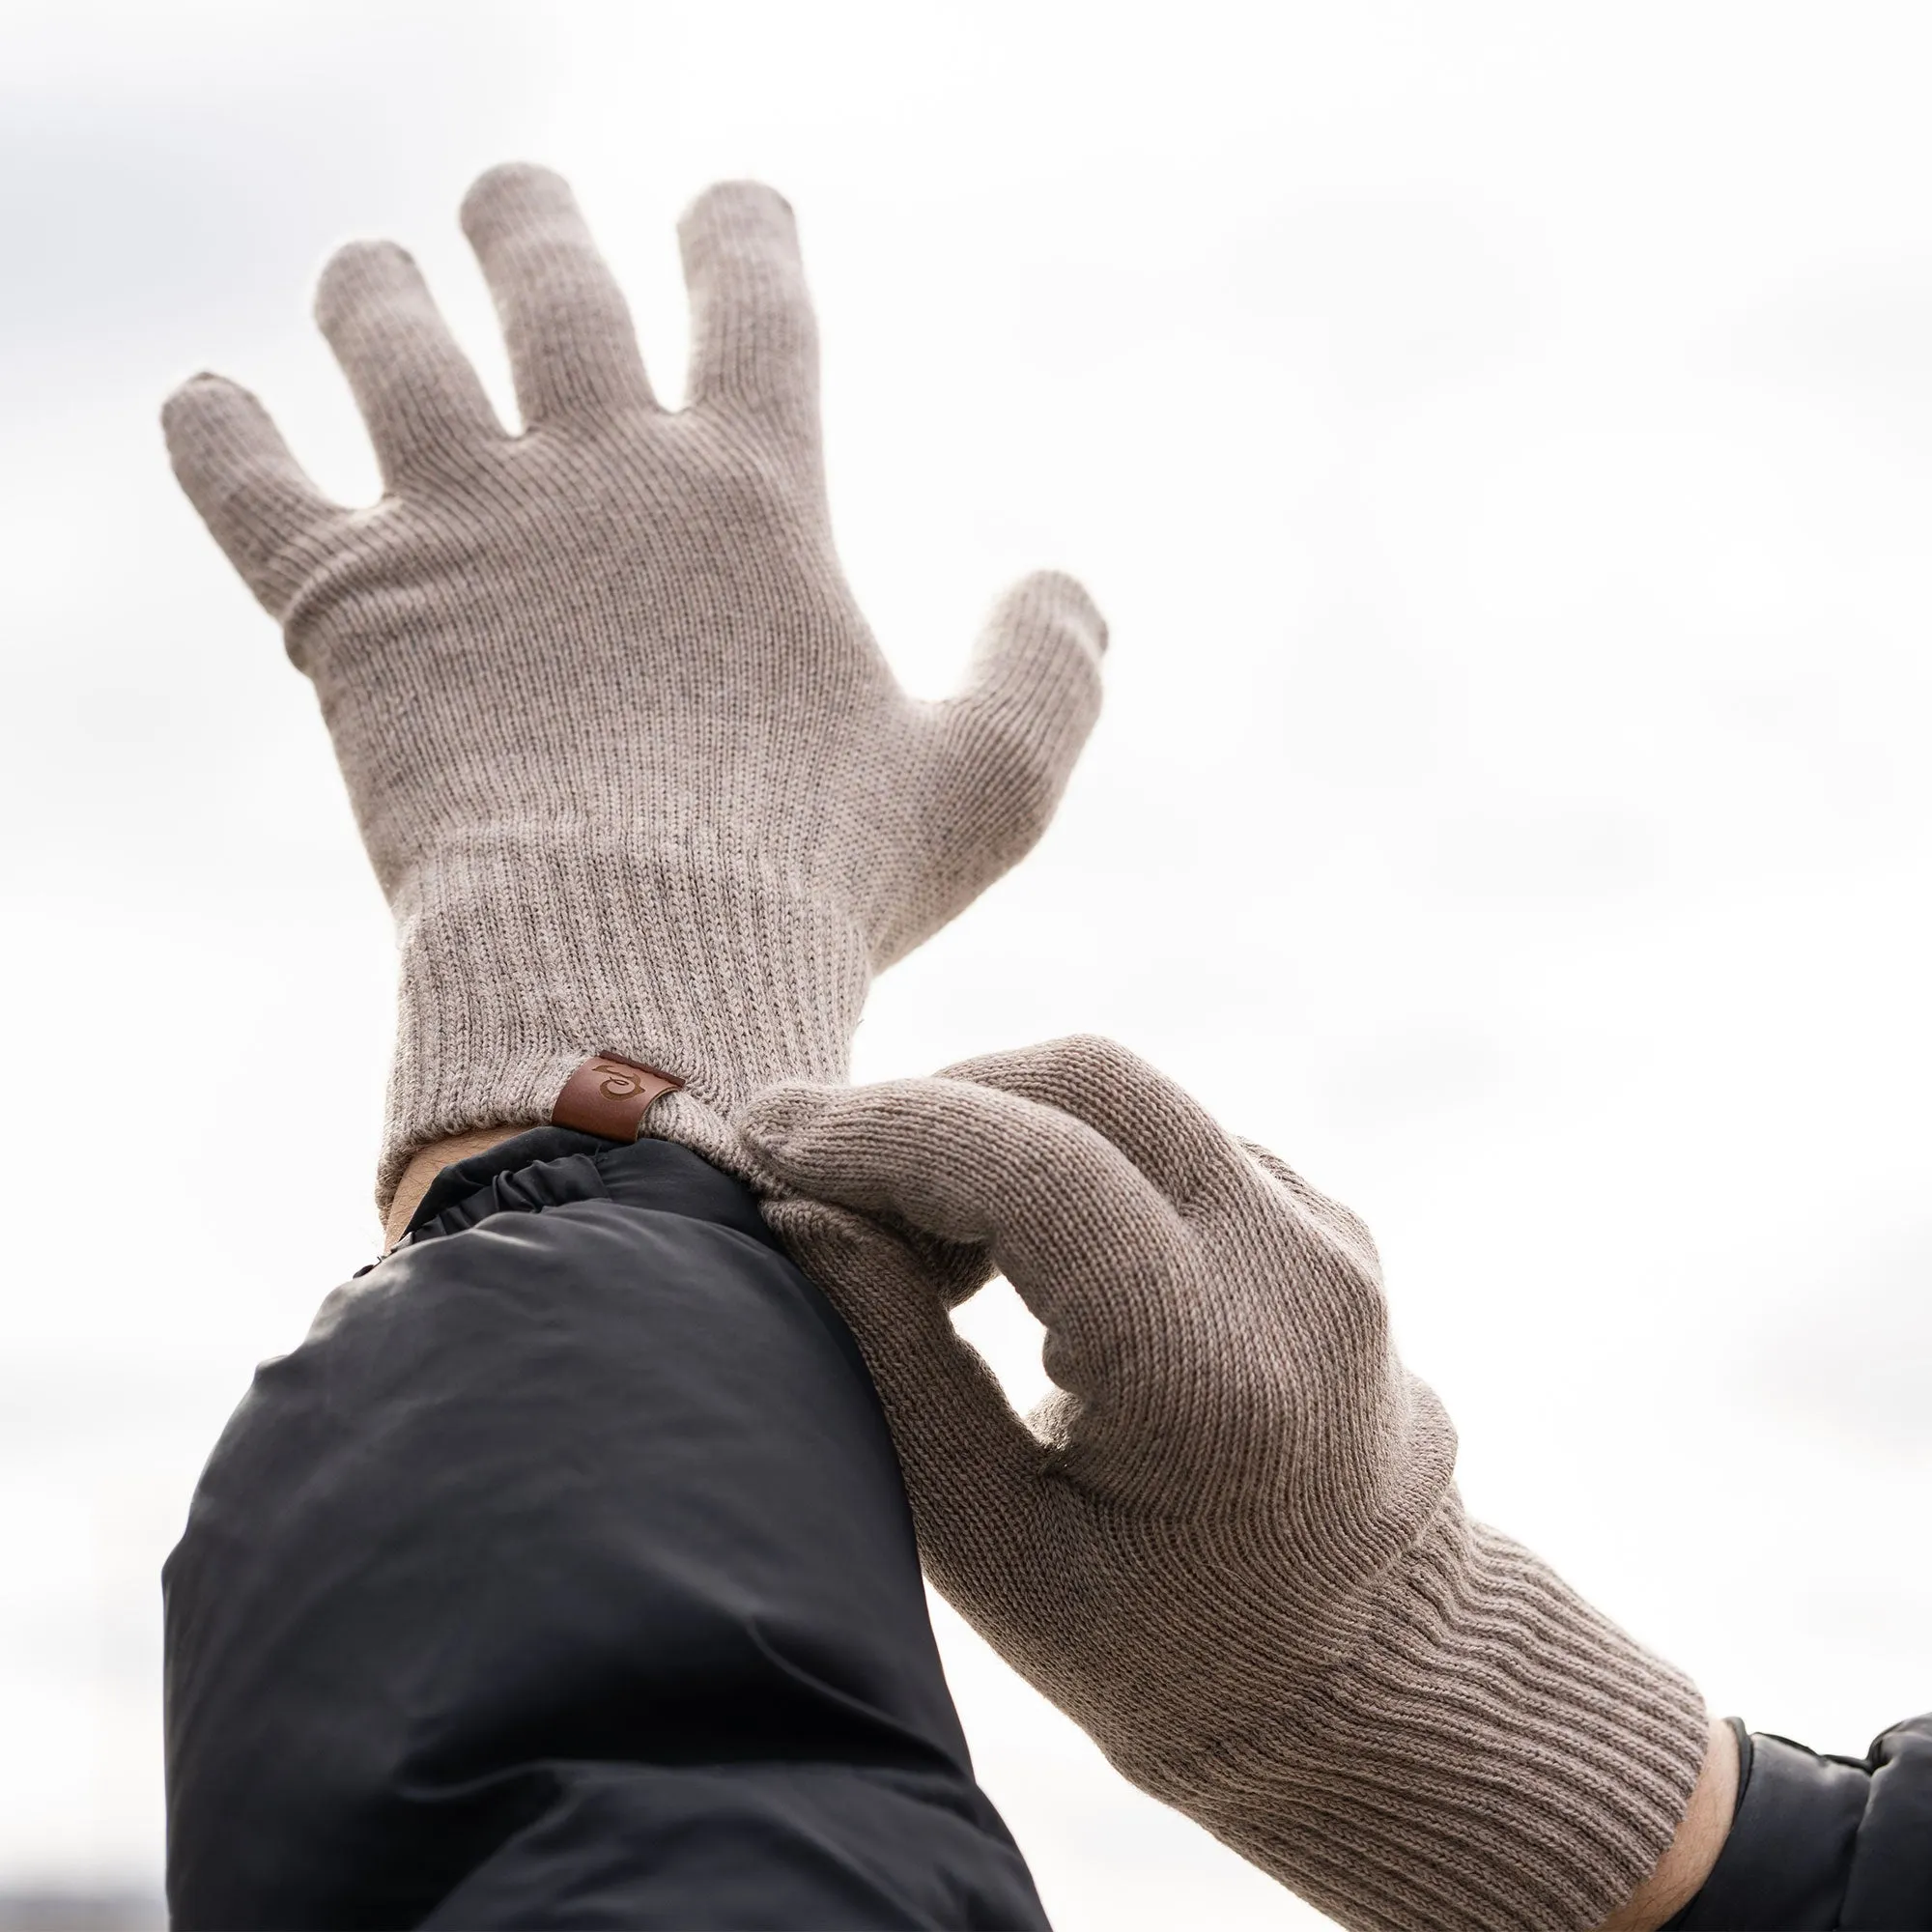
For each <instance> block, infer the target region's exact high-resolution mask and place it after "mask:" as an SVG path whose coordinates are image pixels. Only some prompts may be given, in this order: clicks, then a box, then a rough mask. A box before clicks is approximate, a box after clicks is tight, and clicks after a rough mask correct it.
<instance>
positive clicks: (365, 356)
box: [164, 166, 1105, 1206]
mask: <svg viewBox="0 0 1932 1932" xmlns="http://www.w3.org/2000/svg"><path fill="white" fill-rule="evenodd" d="M463 220H464V226H465V228H466V230H467V232H468V234H469V239H470V241H471V242H472V244H473V245H474V247H475V249H476V252H477V255H478V257H479V259H480V260H481V263H482V267H483V271H484V274H485V276H486V277H487V278H488V281H489V283H490V286H491V289H492V291H493V292H494V294H495V296H496V299H497V308H498V311H499V313H500V315H501V319H502V325H503V331H504V335H505V338H506V340H507V343H508V347H509V352H510V361H511V367H512V373H513V376H514V379H515V384H516V392H517V399H518V404H519V407H520V409H521V411H522V413H523V417H524V429H523V432H522V434H521V435H512V434H510V433H509V432H508V431H506V430H505V429H504V428H503V426H502V425H501V423H499V421H498V420H497V416H496V414H495V412H493V410H492V408H491V406H490V403H489V402H488V400H487V399H486V397H485V395H484V391H483V388H482V386H481V384H479V383H478V381H477V379H476V375H475V372H474V370H473V369H472V368H471V367H470V365H469V361H468V360H467V359H466V357H465V356H464V355H463V353H462V352H461V351H460V350H459V349H458V348H457V346H456V344H455V342H454V341H453V340H452V338H451V336H450V334H449V332H448V330H447V328H446V327H444V325H443V323H442V321H441V319H440V316H439V315H438V313H437V310H436V308H435V305H434V303H433V302H432V300H431V298H430V296H429V293H428V291H427V290H426V288H425V287H424V285H423V281H422V278H421V276H420V275H419V274H418V273H417V271H416V269H415V267H414V265H413V263H412V261H411V260H410V258H409V256H407V255H406V254H404V253H403V251H402V250H401V249H399V248H397V247H395V246H393V245H391V244H389V243H386V242H363V243H355V244H353V245H351V246H349V247H347V248H344V249H343V250H341V252H340V253H338V254H337V255H336V256H335V257H334V258H333V260H332V261H330V263H329V264H328V267H327V270H326V271H325V272H324V275H323V278H322V284H321V288H320V291H319V293H318V296H317V298H316V315H317V319H318V321H319V322H320V324H321V327H322V328H323V331H324V333H325V334H326V335H327V338H328V340H329V342H330V344H331V345H332V346H333V348H334V350H335V353H336V355H337V357H338V358H339V359H340V361H341V363H342V366H343V369H344V370H345V372H346V373H347V375H348V377H349V381H350V384H351V386H352V387H353V388H354V390H355V398H356V401H357V403H358V404H359V405H360V408H361V411H362V413H363V416H364V417H365V419H366V420H367V423H368V427H369V433H370V436H371V438H372V439H373V440H374V443H375V446H376V452H377V455H378V458H379V459H380V462H381V465H382V471H383V478H384V496H383V498H382V500H381V501H380V502H379V503H377V504H376V505H375V506H374V507H373V508H368V509H360V510H349V509H344V508H342V507H341V506H339V505H337V504H335V503H332V502H330V501H328V500H327V498H326V497H323V496H322V495H321V493H320V492H319V491H318V490H317V489H316V487H315V486H314V485H313V484H312V483H311V482H310V481H309V479H308V478H307V477H306V476H305V475H304V474H303V473H302V471H301V470H300V469H298V466H297V464H296V462H295V461H294V459H293V458H292V457H291V455H290V454H289V451H288V448H287V446H286V445H285V444H284V443H283V441H282V440H281V438H280V437H279V436H278V435H277V433H276V431H275V429H274V427H273V426H272V424H271V423H270V420H269V418H268V417H267V415H266V414H265V413H264V412H263V410H262V408H261V406H260V405H259V404H258V403H257V402H256V401H255V399H254V397H253V396H251V395H249V394H248V393H247V392H246V391H245V390H243V389H241V388H239V387H237V386H236V385H235V384H232V383H228V382H225V381H223V380H221V379H220V378H218V377H213V376H202V377H198V378H196V379H195V380H194V381H192V382H190V383H189V384H186V385H185V387H184V388H182V389H181V390H180V391H178V392H177V393H176V394H175V396H174V397H173V398H171V400H170V401H169V403H168V406H167V409H166V411H165V412H164V421H165V426H166V431H167V438H168V444H169V449H170V452H171V455H172V457H173V460H174V465H175V469H176V473H177V474H178V475H179V477H180V479H181V481H182V483H183V485H184V487H185V489H186V491H187V494H188V496H189V497H191V498H192V499H193V501H194V503H195V506H196V507H197V508H198V509H199V510H200V512H201V514H202V516H203V517H204V518H205V519H206V521H207V523H208V525H209V527H210V528H211V530H212V531H213V534H214V536H215V537H216V539H217V540H218V541H219V542H220V544H221V546H222V548H223V549H224V550H225V551H226V552H227V553H228V555H229V557H230V558H231V560H232V561H233V562H234V564H235V565H236V567H237V569H238V570H240V571H241V575H242V576H243V577H244V578H245V579H246V580H247V582H248V583H249V584H250V586H251V587H252V588H253V589H254V591H255V593H256V595H257V596H258V597H259V598H260V600H261V601H262V603H263V604H264V605H266V606H267V608H268V609H269V611H270V612H271V613H272V614H273V615H274V616H275V617H276V618H278V619H279V620H280V621H281V623H282V624H283V626H284V628H285V633H286V638H287V643H288V649H289V654H290V656H291V657H292V658H293V659H294V660H295V662H296V664H297V665H298V666H299V667H300V668H302V669H303V670H305V671H306V672H307V673H308V674H309V676H310V677H311V678H312V679H313V680H314V683H315V688H316V692H317V695H318V696H319V697H320V699H321V704H322V710H323V715H324V717H325V718H326V719H327V725H328V729H329V732H330V735H331V737H332V738H333V740H334V745H335V751H336V756H337V758H338V760H339V761H340V763H341V767H342V773H343V777H344V779H345V780H346V781H347V783H348V787H349V793H350V797H351V799H352V800H353V802H354V805H355V812H356V816H357V819H358V822H359V824H360V826H361V831H362V836H363V839H364V842H365V844H366V846H367V848H368V852H369V856H370V859H371V861H372V862H373V863H374V866H375V868H376V873H377V876H378V878H379V879H380V880H381V882H382V886H383V890H384V893H385V894H386V895H387V896H388V900H389V903H390V906H391V909H392V910H393V912H394V914H395V918H396V923H397V927H398V936H399V942H400V949H401V979H400V994H399V1003H398V1037H397V1045H396V1055H395V1062H394V1069H393V1073H392V1076H391V1082H390V1088H389V1101H388V1110H387V1122H386V1127H385V1131H384V1147H383V1154H382V1162H381V1168H380V1174H379V1180H378V1200H379V1204H380V1205H384V1206H386V1204H387V1201H388V1199H389V1196H390V1195H391V1193H392V1192H393V1190H394V1188H395V1184H396V1181H397V1179H398V1177H399V1176H400V1174H401V1172H402V1169H403V1167H404V1166H405V1164H406V1163H407V1161H408V1159H409V1157H410V1155H411V1153H412V1151H414V1150H415V1149H416V1148H418V1147H421V1146H423V1145H425V1144H427V1143H429V1142H431V1141H434V1140H437V1139H440V1138H441V1137H442V1136H445V1135H449V1134H453V1133H456V1132H459V1131H461V1130H463V1129H465V1128H469V1127H477V1126H489V1125H496V1124H517V1123H522V1122H535V1121H543V1120H547V1119H549V1118H550V1109H551V1105H552V1102H553V1101H554V1099H555V1097H556V1095H557V1093H558V1091H559V1089H560V1088H561V1087H562V1085H563V1083H564V1081H565V1079H566V1078H567V1076H568V1075H569V1073H570V1072H571V1071H572V1069H573V1068H574V1067H576V1066H577V1065H579V1064H580V1063H582V1062H583V1061H584V1060H585V1058H586V1057H587V1056H589V1055H591V1054H593V1053H598V1052H614V1053H616V1054H619V1055H622V1056H624V1057H626V1058H629V1059H632V1060H636V1061H639V1062H640V1063H642V1064H644V1065H648V1066H654V1067H660V1068H662V1069H663V1070H664V1071H665V1072H667V1073H668V1074H669V1075H671V1076H672V1077H674V1078H675V1079H677V1080H680V1081H681V1082H683V1083H684V1091H683V1092H681V1093H677V1094H668V1095H667V1096H666V1097H665V1098H663V1099H661V1100H660V1101H658V1102H657V1105H656V1107H655V1110H654V1111H653V1113H652V1116H651V1119H650V1130H651V1131H652V1132H653V1133H655V1134H659V1135H662V1136H665V1137H668V1138H671V1139H677V1140H682V1141H684V1142H686V1143H687V1144H688V1145H690V1146H692V1147H694V1148H696V1149H697V1150H698V1151H701V1152H703V1153H705V1154H707V1155H709V1156H710V1157H712V1158H713V1159H715V1160H718V1161H720V1162H722V1163H723V1164H725V1165H726V1166H731V1167H742V1165H743V1160H742V1149H741V1147H740V1145H739V1143H738V1141H737V1138H736V1135H735V1133H734V1131H733V1129H732V1126H731V1117H732V1114H733V1112H734V1110H735V1109H736V1107H737V1105H738V1103H739V1102H740V1100H741V1099H742V1098H743V1097H744V1096H745V1095H746V1094H749V1093H751V1092H752V1091H753V1090H754V1089H756V1088H759V1087H762V1086H765V1085H767V1084H768V1083H770V1082H772V1081H775V1080H779V1079H781V1078H784V1077H787V1076H803V1077H809V1078H812V1079H816V1080H837V1079H839V1078H841V1077H842V1076H843V1073H844V1070H845V1065H846V1058H847V1051H848V1047H849V1044H850V1040H851V1037H852V1033H853V1030H854V1028H855V1027H856V1026H857V1024H858V1020H859V1012H860V1009H861V1007H862V1005H863V1004H864V1001H865V998H866V992H867V984H868V982H869V980H870V979H871V976H872V974H873V973H874V972H876V971H877V970H879V969H880V968H881V967H883V966H886V965H888V964H889V963H890V962H891V961H893V960H895V959H896V958H898V957H899V956H900V955H901V954H902V953H904V952H908V951H910V950H911V949H912V948H913V947H915V946H917V945H918V944H919V943H920V942H921V941H922V940H923V939H925V938H926V937H927V936H928V935H929V934H931V933H932V932H933V931H935V930H936V929H937V928H938V927H939V926H941V925H943V924H945V923H946V922H947V921H948V920H950V919H951V918H952V916H953V915H954V914H955V913H957V912H959V911H960V910H961V909H962V908H963V907H964V906H965V905H967V904H968V903H969V902H970V901H971V900H972V899H973V898H974V897H975V896H976V895H978V894H979V893H980V891H981V890H982V889H983V888H984V887H985V886H986V885H987V884H989V883H990V882H991V881H992V880H993V879H995V878H997V877H998V876H999V874H1000V873H1001V872H1003V871H1005V870H1006V869H1007V867H1009V866H1010V865H1012V864H1013V862H1014V861H1015V860H1016V859H1018V858H1019V857H1020V855H1021V854H1022V853H1024V852H1025V851H1026V850H1027V849H1028V847H1029V846H1031V845H1032V844H1033V842H1034V841H1035V839H1036V838H1037V837H1038V836H1039V833H1040V832H1041V830H1042V829H1043V827H1044V826H1045V823H1046V821H1047V819H1048V818H1049V817H1050V816H1051V814H1052V811H1053V809H1054V806H1055V804H1056V803H1057V801H1058V799H1059V797H1060V793H1061V790H1062V788H1063V786H1064V785H1065V781H1066V778H1067V775H1068V773H1069V771H1070V770H1071V767H1072V764H1073V761H1074V758H1075V757H1076V755H1077V754H1078V753H1079V750H1080V747H1081V745H1082V743H1083V741H1084V740H1085V738H1086V736H1087V733H1088V730H1089V729H1090V727H1091V726H1092V725H1093V722H1094V715H1095V712H1096V710H1097V706H1098V701H1099V677H1098V665H1099V657H1100V652H1101V649H1102V647H1103V642H1104V636H1105V634H1104V629H1103V627H1102V625H1101V623H1100V620H1099V618H1098V616H1097V614H1096V613H1095V611H1094V608H1093V606H1092V605H1091V604H1090V603H1089V602H1088V600H1087V598H1086V596H1085V594H1084V593H1083V592H1082V591H1081V589H1080V588H1079V586H1078V585H1077V584H1075V583H1073V582H1071V581H1070V580H1068V579H1066V578H1064V577H1059V576H1052V575H1047V576H1039V577H1035V578H1032V579H1029V580H1028V581H1026V582H1022V583H1021V584H1020V585H1018V587H1017V588H1016V589H1014V590H1013V591H1012V592H1010V593H1009V595H1008V597H1007V598H1006V599H1005V601H1004V602H1003V603H1002V604H1001V605H1000V606H999V607H998V609H997V611H995V613H994V615H993V617H992V619H991V621H990V623H989V625H988V627H987V629H986V631H985V633H984V635H983V637H982V639H981V640H980V649H979V653H978V656H977V658H976V661H975V664H974V667H973V670H972V673H971V677H970V681H969V683H968V686H967V688H966V690H965V692H964V693H963V695H962V696H958V697H955V698H952V699H951V700H949V701H946V702H942V703H923V702H917V701H915V700H913V699H911V698H909V697H907V696H905V694H904V693H902V692H901V691H900V690H899V688H898V686H897V685H896V684H895V681H894V679H893V676H892V673H891V671H890V670H889V668H887V665H886V662H885V660H884V658H883V657H882V656H881V655H880V652H879V649H878V646H877V645H876V644H875V643H874V641H873V639H872V637H871V634H870V632H869V631H868V630H867V626H866V622H865V620H864V618H863V617H862V616H861V615H860V613H859V611H858V609H857V607H856V606H855V605H854V603H853V601H852V595H851V592H850V591H849V590H848V589H847V587H846V585H845V582H844V579H843V577H842V576H841V574H840V571H839V566H838V558H837V556H836V555H835V554H834V551H833V545H832V533H831V528H830V524H829V520H828V516H827V510H826V499H825V486H824V478H823V469H822V464H821V460H820V450H819V425H818V386H817V349H816V333H815V327H814V324H813V319H812V312H811V306H810V301H809V299H808V298H807V295H806V288H805V281H804V275H803V271H802V270H801V267H800V263H799V255H798V246H797V241H796V237H795V234H794V230H793V224H792V217H791V212H790V210H789V209H788V208H787V207H786V205H785V203H784V202H783V201H781V199H780V198H779V196H778V195H776V194H774V193H773V192H772V191H771V190H770V189H768V188H764V187H759V186H756V185H751V184H744V183H740V184H733V185H726V186H723V187H717V188H713V189H711V190H710V191H709V192H708V193H707V194H705V195H704V196H703V197H701V198H700V200H699V201H698V202H697V203H696V206H695V207H694V208H693V209H692V210H691V212H690V213H689V214H688V215H687V216H686V217H685V220H684V222H683V225H682V229H681V238H682V241H683V250H684V262H685V272H686V276H687V280H688V282H689V285H690V290H691V298H692V310H693V338H694V339H693V347H692V356H691V376H690V382H689V384H688V387H689V401H688V403H687V406H686V407H685V408H684V409H683V410H681V411H677V412H671V411H668V410H666V409H665V408H663V407H662V406H661V405H660V404H659V402H658V401H657V400H656V398H655V397H654V396H653V394H652V392H651V388H650V385H649V384H648V382H647V381H646V379H645V375H644V368H643V364H642V361H641V360H640V358H639V353H638V348H637V343H636V339H635V336H634V333H633V330H632V327H631V321H630V316H629V313H628V311H627V309H626V306H625V302H624V298H623V296H622V294H621V293H620V292H619V290H618V288H617V286H616V284H615V282H614V281H613V279H612V278H611V273H610V271H609V270H608V269H607V268H606V267H605V265H604V263H603V262H602V260H601V259H600V258H599V256H598V254H597V251H596V249H595V247H594V246H593V244H592V242H591V241H590V238H589V235H588V233H587V231H586V229H585V227H584V224H583V221H582V217H581V216H580V214H579V213H578V210H577V207H576V204H575V202H574V201H573V200H572V198H571V195H570V191H569V189H568V188H567V187H566V186H565V185H564V184H563V183H562V182H561V181H560V180H559V179H558V178H557V177H556V176H554V175H553V174H550V173H548V172H546V171H544V170H542V169H539V168H532V167H525V166H512V167H505V168H499V169H497V170H495V171H493V172H492V173H490V174H487V175H485V176H484V177H483V178H482V180H480V181H479V182H478V183H477V184H476V185H475V186H474V187H473V188H472V189H471V190H470V192H469V197H468V199H467V200H466V202H465V203H464V208H463Z"/></svg>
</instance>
